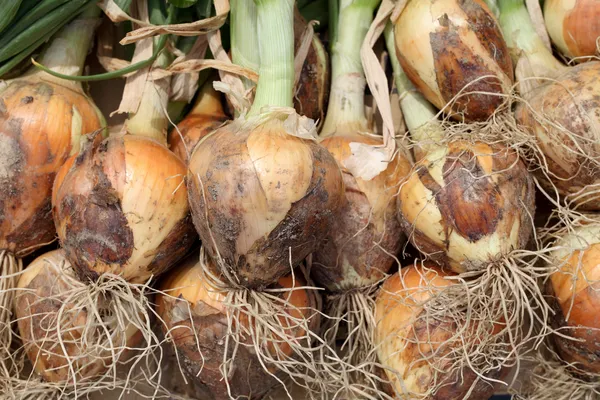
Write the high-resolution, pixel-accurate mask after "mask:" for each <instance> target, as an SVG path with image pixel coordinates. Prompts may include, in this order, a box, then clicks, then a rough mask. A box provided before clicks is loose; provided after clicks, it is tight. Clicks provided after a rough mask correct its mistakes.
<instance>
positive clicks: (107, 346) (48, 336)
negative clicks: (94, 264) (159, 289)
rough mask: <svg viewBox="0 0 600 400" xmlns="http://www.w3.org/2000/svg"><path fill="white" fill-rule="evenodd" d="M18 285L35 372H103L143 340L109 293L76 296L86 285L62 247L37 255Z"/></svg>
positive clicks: (49, 375)
mask: <svg viewBox="0 0 600 400" xmlns="http://www.w3.org/2000/svg"><path fill="white" fill-rule="evenodd" d="M17 288H18V291H17V295H16V298H15V311H16V317H17V323H18V327H19V332H20V337H21V340H22V341H23V346H24V349H25V351H26V353H27V356H28V358H29V361H31V364H32V365H33V368H34V370H35V372H36V373H38V374H39V375H40V376H41V377H42V378H43V379H45V380H47V381H49V382H57V383H70V384H74V383H78V384H81V383H82V381H83V382H85V381H86V380H87V379H92V378H95V377H97V376H99V375H103V374H105V373H106V372H107V371H108V370H109V368H114V367H115V365H116V364H117V363H123V362H125V361H126V360H127V358H128V357H129V356H130V355H131V354H132V350H133V349H135V347H136V346H137V345H138V344H140V342H141V340H142V335H141V333H140V331H139V330H138V328H137V327H136V325H135V324H132V323H130V322H129V321H127V320H122V319H119V318H116V316H115V315H114V314H113V312H114V306H115V305H116V303H115V304H111V303H112V302H111V300H110V298H107V297H104V296H100V297H99V298H100V299H103V300H101V301H97V302H93V303H92V302H91V301H90V303H89V304H85V302H83V305H82V303H76V302H74V301H73V295H74V293H76V292H77V291H79V290H86V288H85V284H83V283H81V282H79V281H78V280H77V279H76V277H75V272H74V270H73V268H72V266H71V264H70V263H69V261H68V260H67V258H66V257H65V252H64V250H62V249H61V250H54V251H51V252H49V253H46V254H44V255H42V256H40V257H38V258H36V259H35V260H34V261H33V262H32V263H31V264H30V265H29V266H28V267H27V269H26V270H25V272H24V273H23V274H22V275H21V277H20V278H19V282H18V284H17ZM82 288H83V289H82ZM98 318H101V320H98Z"/></svg>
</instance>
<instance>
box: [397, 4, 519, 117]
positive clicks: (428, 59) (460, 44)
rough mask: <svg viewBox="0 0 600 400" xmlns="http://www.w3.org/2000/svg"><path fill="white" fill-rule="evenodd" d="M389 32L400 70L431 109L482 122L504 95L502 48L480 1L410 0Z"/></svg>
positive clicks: (507, 86)
mask: <svg viewBox="0 0 600 400" xmlns="http://www.w3.org/2000/svg"><path fill="white" fill-rule="evenodd" d="M394 30H395V35H396V50H397V51H396V52H394V53H395V54H397V56H398V59H399V60H400V64H401V66H402V68H403V69H404V71H405V72H406V74H407V75H408V77H409V78H410V80H411V81H412V82H413V83H414V84H415V86H416V87H417V88H418V89H419V90H420V91H421V92H422V93H423V95H424V96H425V97H426V98H427V100H429V101H430V102H431V103H433V104H434V105H435V106H436V107H437V108H439V109H446V108H447V107H449V108H450V109H449V110H446V111H447V112H450V111H452V112H453V113H454V114H457V113H458V114H460V115H461V116H462V117H463V118H464V119H465V120H467V121H481V120H486V119H487V118H488V117H489V116H490V115H492V114H493V113H494V112H495V111H496V109H497V108H498V106H500V104H502V102H504V96H503V95H506V94H508V93H510V90H511V87H512V84H513V69H512V65H511V63H510V56H509V53H508V49H507V47H506V43H505V42H504V39H503V38H502V33H501V31H500V28H499V26H498V23H497V22H496V20H495V18H494V16H493V14H492V13H491V12H490V10H489V9H488V7H487V6H486V5H485V3H484V2H483V1H482V0H467V1H458V0H442V1H439V0H411V1H409V2H408V4H407V5H406V7H405V8H404V10H403V11H402V13H401V14H400V16H399V17H398V19H397V20H396V21H394Z"/></svg>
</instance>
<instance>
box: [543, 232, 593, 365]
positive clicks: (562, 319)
mask: <svg viewBox="0 0 600 400" xmlns="http://www.w3.org/2000/svg"><path fill="white" fill-rule="evenodd" d="M558 245H559V246H564V247H565V248H559V249H558V250H556V251H555V253H554V259H555V262H554V264H555V265H556V267H559V268H560V269H559V270H558V271H557V272H554V273H553V274H552V275H551V276H550V280H549V281H548V282H547V284H546V290H547V293H548V294H549V296H548V298H549V299H550V301H551V304H552V306H553V308H554V310H555V312H556V313H555V314H554V315H553V316H552V317H551V322H552V326H553V327H554V328H555V329H560V331H559V332H560V333H559V334H555V335H554V336H553V337H554V342H555V344H556V348H557V351H558V353H559V354H560V356H561V358H562V359H563V360H564V361H565V362H567V363H574V366H575V367H576V368H578V369H580V370H584V371H587V372H591V373H600V365H599V364H598V354H600V318H599V314H598V312H597V310H599V309H600V224H598V223H595V224H591V225H587V226H581V227H578V228H576V229H575V231H574V232H573V233H571V234H569V235H567V236H565V237H563V238H562V239H561V240H560V241H559V243H558ZM569 248H571V249H572V250H569ZM565 336H568V337H565Z"/></svg>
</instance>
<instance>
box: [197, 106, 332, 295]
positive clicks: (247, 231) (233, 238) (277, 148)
mask: <svg viewBox="0 0 600 400" xmlns="http://www.w3.org/2000/svg"><path fill="white" fill-rule="evenodd" d="M261 118H263V117H261ZM252 121H253V120H251V121H242V120H239V119H238V120H236V121H234V122H232V123H231V124H228V125H226V126H224V127H222V128H220V129H219V130H217V131H215V132H213V133H212V134H211V135H209V136H207V137H206V138H205V139H204V140H202V141H201V142H200V143H199V144H198V146H197V147H196V150H195V151H194V154H192V157H191V158H190V163H189V172H188V185H189V188H188V190H189V193H190V194H189V198H190V207H191V209H192V216H193V219H194V225H195V226H196V229H197V231H198V233H199V234H200V239H201V240H202V242H203V243H204V246H205V247H206V249H207V250H208V253H209V254H210V256H211V257H213V258H217V257H221V259H222V260H223V264H224V268H227V270H228V271H222V272H223V273H226V274H229V273H231V274H233V275H234V276H235V279H237V280H238V282H236V283H239V284H241V285H243V286H245V287H248V288H261V287H265V286H268V285H269V284H271V283H274V282H276V281H277V279H278V278H280V277H282V276H283V275H285V274H287V273H289V272H290V271H291V268H293V267H295V266H297V265H298V264H299V263H300V262H301V261H302V260H303V259H304V258H305V257H306V256H308V254H310V253H312V252H313V251H315V250H316V249H317V248H318V246H319V245H320V244H321V241H322V239H323V238H324V236H325V235H326V233H327V231H328V229H329V227H330V225H331V222H332V220H333V218H334V217H335V213H334V212H335V210H337V209H338V208H339V207H340V206H341V205H342V204H343V201H344V197H343V193H344V185H343V182H342V177H341V172H340V170H339V168H338V166H337V164H336V162H335V159H334V158H333V157H332V156H331V154H329V152H328V151H327V150H326V149H325V148H323V147H322V146H319V145H318V144H317V143H316V142H314V141H312V140H306V139H301V138H298V137H296V136H292V135H290V134H289V133H287V132H286V130H285V129H286V128H285V127H284V125H283V121H281V120H279V119H278V118H271V117H267V120H266V121H262V122H260V123H255V122H252ZM220 266H221V263H220Z"/></svg>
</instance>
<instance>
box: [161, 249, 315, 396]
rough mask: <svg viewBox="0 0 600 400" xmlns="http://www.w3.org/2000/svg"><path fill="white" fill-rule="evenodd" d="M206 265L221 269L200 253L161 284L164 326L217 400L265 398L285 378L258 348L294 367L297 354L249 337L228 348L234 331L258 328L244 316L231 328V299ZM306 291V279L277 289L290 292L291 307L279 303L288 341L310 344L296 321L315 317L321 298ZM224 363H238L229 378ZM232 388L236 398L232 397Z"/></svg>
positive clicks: (278, 342) (285, 295) (284, 281)
mask: <svg viewBox="0 0 600 400" xmlns="http://www.w3.org/2000/svg"><path fill="white" fill-rule="evenodd" d="M201 262H206V263H208V265H207V266H206V267H207V268H208V269H209V270H213V271H214V270H215V268H216V266H215V265H214V263H213V262H212V261H211V260H208V259H205V258H204V257H203V258H202V261H198V254H197V253H196V254H194V255H193V256H191V257H189V258H187V259H186V260H185V261H184V262H182V263H181V265H179V266H178V267H176V268H175V269H174V270H173V271H172V272H169V274H168V275H166V276H165V278H164V280H163V282H162V283H161V285H160V290H161V292H163V293H164V294H161V295H159V296H158V298H157V305H156V307H157V309H156V310H157V313H158V315H159V317H160V318H161V319H162V320H163V321H164V324H163V330H164V331H165V334H167V335H168V336H169V337H170V338H171V339H172V340H173V342H174V344H175V347H176V349H177V351H178V353H179V355H180V357H182V359H183V361H184V362H183V363H182V365H183V366H184V369H185V372H187V374H188V375H189V376H190V377H192V378H193V379H197V380H199V381H200V382H201V383H203V384H204V385H205V386H206V387H207V388H208V390H209V392H211V395H212V397H211V398H214V399H217V400H221V399H223V400H224V399H230V398H261V397H262V395H264V394H265V393H266V392H268V391H269V390H270V389H271V388H272V387H273V386H275V385H276V384H277V383H278V381H277V379H276V378H275V376H277V377H278V378H279V379H281V378H282V376H281V371H279V370H278V369H277V368H275V367H273V366H271V365H269V364H268V363H266V364H264V365H263V364H262V361H259V358H258V356H257V354H256V350H255V349H254V343H257V345H258V346H261V347H263V346H264V347H265V350H266V351H267V352H269V353H272V354H273V355H274V354H275V353H276V352H277V353H279V355H278V356H276V357H279V358H281V357H283V358H290V360H289V361H290V362H293V361H292V360H291V357H293V355H294V354H293V350H292V349H293V348H292V347H291V346H290V345H289V344H287V343H285V342H283V341H282V339H283V338H281V337H277V338H276V339H273V338H272V337H268V336H267V337H262V338H250V337H248V336H246V337H245V338H244V339H243V342H244V343H243V345H241V346H235V345H234V344H233V342H232V341H230V342H229V345H227V343H228V341H227V337H228V335H231V333H230V332H229V330H230V329H233V330H235V329H236V327H235V325H236V324H241V325H245V326H248V325H250V324H254V323H255V322H254V320H253V319H252V317H249V316H248V315H246V314H241V315H240V317H239V319H237V320H236V321H235V322H233V324H234V325H233V326H232V325H231V322H230V320H229V319H228V313H229V312H231V311H230V310H228V306H227V303H226V296H227V293H226V292H225V291H223V290H219V289H217V288H215V287H213V285H211V283H210V282H209V280H208V279H207V278H206V277H205V275H204V274H205V272H204V271H203V269H204V268H205V266H203V265H201V264H200V263H201ZM302 286H306V283H305V282H304V281H303V279H301V278H300V277H298V276H296V277H294V278H293V277H292V276H290V275H288V276H286V277H283V278H281V279H279V281H278V283H277V284H276V285H275V287H276V288H279V289H288V290H285V291H282V292H280V293H279V294H277V296H278V297H280V298H281V299H282V300H285V301H286V303H285V305H284V304H283V303H277V304H278V307H279V310H278V314H277V315H278V316H277V318H278V319H279V322H280V324H281V327H283V329H284V330H285V331H286V336H287V335H289V336H293V337H296V338H298V341H300V340H305V339H303V338H304V337H305V336H306V332H305V331H304V329H303V328H302V327H301V326H299V325H296V324H295V323H294V322H292V320H293V319H298V318H307V317H309V316H310V315H313V313H314V312H315V311H314V309H315V308H316V306H317V303H316V297H315V296H316V294H315V293H314V292H312V291H310V290H306V289H304V288H302ZM288 318H289V319H288ZM312 321H314V322H311V323H309V325H312V327H315V328H316V325H315V324H318V322H317V321H318V319H312ZM280 329H281V328H280ZM269 332H271V331H269ZM275 332H277V330H275ZM271 334H273V333H272V332H271ZM274 335H278V334H277V333H275V334H274ZM253 341H254V342H253ZM234 347H235V348H236V350H235V355H234ZM276 349H277V350H276ZM224 359H228V360H231V362H232V363H233V365H232V368H231V371H230V372H229V375H227V376H223V369H222V365H223V361H224ZM264 368H266V370H265V369H264ZM228 386H229V389H230V390H231V397H230V395H229V394H228Z"/></svg>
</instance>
